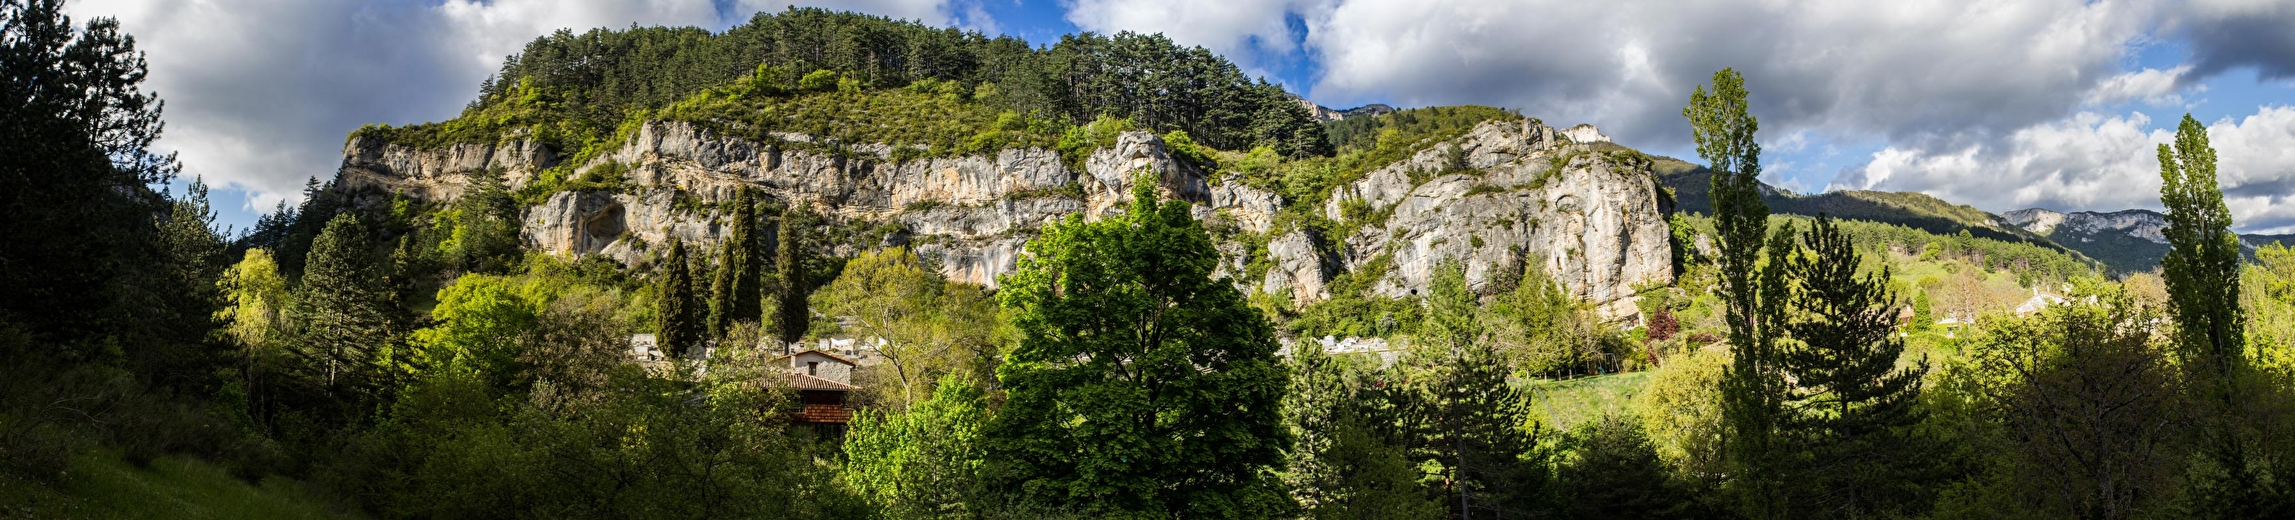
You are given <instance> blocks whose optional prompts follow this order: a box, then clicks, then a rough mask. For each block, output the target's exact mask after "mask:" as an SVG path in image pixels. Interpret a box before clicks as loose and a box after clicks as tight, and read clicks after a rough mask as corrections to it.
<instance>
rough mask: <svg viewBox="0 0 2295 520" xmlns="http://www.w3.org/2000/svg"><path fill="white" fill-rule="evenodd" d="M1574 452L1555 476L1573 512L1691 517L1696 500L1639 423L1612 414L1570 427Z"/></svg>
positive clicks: (1583, 515)
mask: <svg viewBox="0 0 2295 520" xmlns="http://www.w3.org/2000/svg"><path fill="white" fill-rule="evenodd" d="M1569 442H1570V444H1571V445H1572V447H1573V448H1574V449H1573V450H1572V456H1571V457H1570V458H1569V459H1568V460H1567V461H1565V462H1563V463H1562V464H1561V467H1560V468H1559V471H1558V472H1557V475H1556V477H1557V478H1558V479H1559V480H1560V482H1562V483H1563V489H1562V491H1561V495H1562V500H1561V503H1563V504H1566V506H1565V507H1566V508H1567V511H1566V512H1565V515H1564V516H1567V517H1570V518H1693V517H1696V515H1695V513H1694V512H1693V511H1692V509H1691V508H1692V507H1693V506H1694V502H1693V501H1691V500H1690V497H1689V495H1688V494H1687V492H1686V490H1685V489H1683V488H1682V487H1681V485H1680V484H1678V483H1676V482H1675V477H1674V475H1673V474H1672V470H1671V468H1669V467H1667V466H1666V465H1665V462H1664V461H1662V460H1660V459H1659V458H1658V453H1657V449H1656V448H1655V447H1654V446H1653V445H1652V444H1651V443H1650V438H1649V436H1648V435H1645V434H1643V433H1642V426H1641V423H1640V422H1639V421H1637V420H1635V419H1634V418H1631V417H1620V416H1614V415H1613V416H1610V417H1606V418H1603V419H1602V420H1599V421H1594V422H1590V423H1587V424H1586V425H1585V426H1583V427H1581V428H1579V429H1578V430H1577V431H1574V432H1571V434H1570V438H1569Z"/></svg>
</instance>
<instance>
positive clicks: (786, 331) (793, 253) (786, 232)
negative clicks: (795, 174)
mask: <svg viewBox="0 0 2295 520" xmlns="http://www.w3.org/2000/svg"><path fill="white" fill-rule="evenodd" d="M811 226H812V215H811V214H810V213H809V212H807V211H806V208H805V204H803V203H795V204H790V205H789V209H788V210H787V211H784V212H782V213H781V226H780V229H778V233H775V234H774V238H775V239H776V241H777V242H778V243H777V244H776V245H777V246H779V250H778V251H777V252H776V254H775V255H774V257H773V268H774V269H775V270H776V271H775V276H774V278H775V279H776V280H775V286H774V289H775V291H774V296H775V301H776V302H778V303H779V306H778V307H777V308H775V309H774V312H773V331H774V333H775V334H776V335H777V336H776V337H778V338H780V340H781V342H782V343H784V344H786V343H795V342H797V340H800V339H804V338H805V332H806V329H808V328H810V327H811V326H812V324H813V323H812V320H813V311H812V309H811V307H810V306H809V305H808V302H806V299H807V298H809V297H811V295H812V294H813V280H812V273H811V272H810V269H809V268H810V265H809V264H811V263H812V252H811V251H809V250H808V249H807V248H809V247H811V244H808V243H807V242H808V237H806V236H805V235H806V233H807V230H808V229H810V228H811Z"/></svg>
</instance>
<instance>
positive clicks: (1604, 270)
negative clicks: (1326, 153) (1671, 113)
mask: <svg viewBox="0 0 2295 520" xmlns="http://www.w3.org/2000/svg"><path fill="white" fill-rule="evenodd" d="M1557 137H1558V136H1557V134H1556V133H1555V132H1554V131H1553V129H1551V128H1548V127H1545V126H1543V125H1538V124H1536V123H1534V122H1528V123H1498V122H1492V123H1484V124H1483V125H1481V126H1478V127H1476V128H1475V129H1474V131H1473V132H1472V133H1470V134H1468V135H1467V136H1466V137H1464V138H1461V139H1460V140H1458V141H1456V143H1457V144H1458V145H1459V147H1460V148H1461V149H1463V150H1464V151H1465V152H1466V153H1467V165H1468V166H1469V167H1470V168H1472V170H1471V171H1468V172H1462V173H1449V174H1443V175H1438V176H1435V177H1433V178H1431V179H1427V180H1425V182H1421V183H1416V184H1413V183H1411V182H1410V177H1409V174H1410V172H1412V171H1419V172H1426V171H1439V169H1440V167H1441V165H1442V161H1444V158H1443V157H1442V155H1441V154H1442V150H1441V149H1440V148H1437V149H1430V150H1427V151H1424V152H1421V153H1419V154H1417V155H1415V156H1413V157H1411V158H1410V159H1409V160H1406V161H1403V162H1401V163H1397V164H1394V165H1390V166H1387V167H1385V168H1382V169H1380V170H1378V171H1374V172H1372V173H1371V174H1370V175H1369V176H1367V177H1365V178H1364V179H1363V180H1361V181H1357V182H1355V183H1353V184H1350V185H1346V186H1341V187H1339V188H1337V190H1335V192H1334V193H1333V194H1332V196H1331V200H1332V202H1331V203H1330V205H1329V206H1328V207H1326V208H1325V211H1326V212H1327V215H1326V216H1329V217H1331V218H1333V219H1334V220H1343V219H1344V215H1343V214H1342V208H1343V206H1344V205H1345V204H1349V202H1348V201H1349V200H1354V201H1360V203H1363V204H1367V205H1368V206H1369V207H1370V209H1371V210H1372V211H1376V212H1389V211H1391V216H1390V217H1388V218H1387V219H1386V221H1385V222H1383V223H1376V224H1372V225H1369V226H1365V227H1364V228H1363V229H1361V230H1359V231H1356V232H1354V233H1353V234H1351V235H1349V236H1347V238H1346V240H1345V251H1344V258H1343V262H1344V264H1343V265H1344V267H1345V269H1347V270H1350V271H1353V270H1358V269H1365V268H1376V267H1377V266H1381V265H1384V266H1387V268H1388V269H1389V270H1388V272H1387V273H1386V274H1385V275H1384V276H1383V277H1381V278H1380V279H1379V281H1378V282H1376V283H1375V284H1373V285H1372V290H1373V291H1375V292H1377V293H1379V294H1381V295H1385V296H1405V295H1410V294H1414V293H1415V292H1416V291H1417V290H1418V289H1419V288H1422V287H1426V285H1427V283H1428V281H1429V280H1430V279H1431V278H1432V277H1433V273H1434V270H1435V268H1436V267H1437V266H1438V265H1440V264H1441V263H1443V262H1446V261H1457V262H1459V263H1460V264H1461V266H1462V267H1463V268H1464V270H1465V272H1466V278H1467V282H1468V284H1469V285H1470V286H1472V287H1476V288H1478V289H1480V290H1485V291H1487V290H1491V289H1494V288H1495V286H1496V285H1503V283H1500V282H1505V281H1508V280H1512V279H1514V278H1515V277H1516V276H1518V275H1519V274H1520V273H1521V272H1522V269H1524V268H1525V267H1526V266H1533V265H1534V266H1539V267H1541V268H1542V269H1544V271H1545V272H1546V274H1547V275H1549V276H1550V277H1552V279H1553V280H1555V281H1556V282H1558V283H1560V284H1561V285H1562V286H1563V287H1564V288H1565V289H1567V290H1568V291H1569V292H1570V294H1573V295H1576V296H1578V297H1580V298H1584V299H1586V300H1588V301H1590V302H1593V303H1594V304H1596V305H1597V307H1598V309H1600V311H1601V312H1602V313H1603V314H1604V315H1605V316H1608V317H1611V318H1626V317H1630V316H1633V315H1634V314H1635V313H1636V312H1637V311H1636V310H1635V308H1634V305H1633V303H1634V301H1635V300H1634V288H1635V287H1637V286H1643V285H1650V284H1668V283H1671V282H1672V280H1673V268H1672V254H1671V250H1670V248H1669V246H1668V242H1667V240H1668V236H1667V228H1666V224H1665V219H1664V217H1663V214H1662V213H1661V212H1660V211H1659V208H1658V206H1657V204H1658V202H1657V191H1656V190H1657V186H1656V184H1655V181H1654V179H1653V178H1652V177H1651V176H1650V175H1649V173H1648V170H1647V168H1648V166H1647V164H1646V163H1639V162H1637V160H1636V159H1632V158H1622V159H1619V158H1613V155H1612V154H1609V153H1604V152H1600V151H1597V150H1595V149H1594V148H1592V147H1590V146H1587V145H1581V144H1573V143H1571V142H1569V141H1566V140H1563V139H1558V138H1557Z"/></svg>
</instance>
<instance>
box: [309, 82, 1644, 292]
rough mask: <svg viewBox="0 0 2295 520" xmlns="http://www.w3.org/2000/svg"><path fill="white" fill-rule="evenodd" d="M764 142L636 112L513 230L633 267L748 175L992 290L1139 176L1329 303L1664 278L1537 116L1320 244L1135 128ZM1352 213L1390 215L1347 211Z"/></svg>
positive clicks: (1500, 125) (375, 163)
mask: <svg viewBox="0 0 2295 520" xmlns="http://www.w3.org/2000/svg"><path fill="white" fill-rule="evenodd" d="M771 137H772V138H771V139H766V140H763V141H755V140H748V139H741V138H734V137H727V136H721V135H716V134H714V133H712V132H709V131H706V130H704V129H702V128H701V127H699V126H696V125H692V124H687V123H680V122H653V123H648V124H645V125H644V126H642V127H640V128H639V129H638V130H637V131H636V132H634V133H633V134H632V135H631V137H630V138H629V140H628V141H626V142H624V143H622V145H621V147H620V148H617V149H614V150H612V151H609V152H607V153H604V154H599V156H598V157H596V158H595V159H591V160H589V161H587V162H586V163H584V164H569V165H563V166H558V167H561V168H567V169H569V170H571V171H569V172H566V173H568V174H570V175H580V174H581V173H583V172H586V171H587V170H589V169H592V168H599V167H605V166H606V165H608V164H615V165H616V167H617V168H621V169H622V171H624V172H626V173H625V174H624V178H625V181H624V187H623V188H622V189H620V190H618V191H613V192H605V191H598V192H560V193H556V194H552V195H551V196H550V197H549V198H548V199H547V200H546V201H544V202H542V203H540V204H538V205H535V206H533V207H530V208H528V209H527V211H526V214H525V222H524V235H525V237H526V240H527V241H528V242H529V245H530V246H531V247H533V248H535V249H538V250H542V251H548V252H553V253H560V254H570V255H605V256H608V257H611V258H614V259H617V260H620V261H622V262H624V263H626V264H631V265H642V264H645V263H647V262H650V261H651V258H652V256H653V255H654V253H653V252H654V251H656V250H658V246H659V245H661V244H665V243H667V242H668V241H670V240H672V239H676V240H682V241H685V242H687V244H688V247H700V248H708V247H713V246H714V244H715V242H716V241H717V240H718V237H719V235H720V233H721V232H722V230H721V229H719V226H718V225H717V224H716V219H715V216H714V214H713V213H714V211H715V209H714V208H716V207H717V205H718V204H719V203H721V202H724V201H727V200H730V197H731V196H732V195H733V194H734V193H735V191H736V189H737V188H742V187H749V188H754V189H758V190H761V191H762V192H763V193H764V194H766V195H767V196H768V197H770V198H772V199H773V200H776V201H780V202H782V203H795V204H807V205H810V206H811V207H813V208H814V209H815V210H816V211H818V212H820V213H822V214H824V215H827V216H829V217H830V220H831V221H840V222H873V223H876V224H874V225H875V226H878V227H879V228H884V229H893V230H894V231H892V232H889V233H886V234H885V238H884V243H883V244H881V245H906V246H908V247H910V248H911V249H912V250H914V251H916V252H917V253H919V254H920V255H922V256H925V257H927V258H932V259H936V260H937V261H938V262H939V263H940V268H941V271H942V273H943V274H946V275H947V276H949V277H950V278H951V279H954V280H959V281H964V282H971V283H977V284H982V285H987V286H991V287H993V286H994V285H995V284H996V281H997V280H996V278H997V276H999V275H1001V274H1004V273H1007V272H1010V271H1011V270H1012V269H1014V268H1015V266H1016V265H1017V262H1018V259H1019V258H1020V256H1021V255H1023V254H1024V245H1025V244H1026V243H1027V240H1028V239H1029V238H1032V237H1034V236H1036V234H1037V233H1038V232H1039V231H1040V230H1041V229H1042V228H1043V226H1044V225H1045V224H1047V223H1049V222H1053V221H1055V220H1057V219H1061V218H1065V217H1066V216H1069V215H1077V214H1081V215H1083V216H1084V218H1087V219H1096V218H1101V217H1103V216H1106V215H1109V214H1113V213H1116V212H1121V211H1125V209H1126V208H1127V207H1128V206H1127V205H1128V203H1129V202H1130V198H1131V192H1130V189H1129V187H1130V186H1131V184H1132V183H1133V182H1136V181H1139V180H1147V181H1150V182H1153V183H1155V185H1156V187H1157V188H1158V189H1159V190H1160V191H1161V192H1162V193H1163V196H1165V197H1168V198H1173V199H1177V200H1182V201H1187V202H1189V203H1191V204H1192V205H1193V206H1194V213H1195V214H1196V216H1197V217H1199V218H1203V219H1206V220H1207V221H1208V222H1213V223H1215V224H1214V225H1215V226H1221V227H1222V229H1232V230H1234V231H1236V233H1229V234H1224V235H1223V236H1233V237H1261V239H1264V240H1266V242H1265V243H1264V244H1263V245H1264V249H1263V252H1264V254H1265V255H1266V256H1265V257H1264V259H1265V263H1264V264H1261V265H1262V266H1263V269H1264V274H1258V273H1255V272H1253V271H1252V269H1253V268H1252V267H1251V266H1250V265H1249V264H1250V262H1247V261H1246V259H1247V258H1249V257H1250V256H1251V255H1253V254H1255V253H1254V250H1255V249H1256V248H1258V247H1259V246H1254V245H1249V244H1245V243H1241V242H1240V241H1238V240H1229V241H1224V242H1221V243H1220V244H1219V248H1220V250H1221V251H1222V253H1223V254H1224V255H1225V256H1227V259H1226V261H1225V262H1223V263H1222V265H1221V267H1220V272H1221V273H1223V274H1226V275H1229V276H1233V277H1235V278H1238V280H1237V284H1238V285H1239V286H1240V287H1244V288H1247V289H1251V290H1258V291H1263V292H1267V293H1271V294H1282V293H1288V294H1290V295H1291V297H1292V298H1293V299H1294V300H1295V301H1296V302H1298V303H1309V302H1313V301H1317V300H1321V299H1325V298H1329V297H1330V296H1331V294H1330V288H1329V283H1330V281H1331V280H1332V279H1333V278H1334V277H1336V276H1338V275H1339V274H1341V273H1345V272H1349V271H1359V270H1363V269H1373V268H1380V267H1379V266H1386V267H1384V268H1385V269H1386V270H1385V271H1384V272H1383V273H1381V274H1380V275H1379V276H1380V278H1378V279H1377V281H1376V282H1375V283H1374V284H1373V287H1372V291H1374V292H1376V293H1377V294H1380V295H1385V296H1395V297H1401V296H1408V295H1410V294H1413V293H1414V292H1416V291H1417V289H1418V288H1420V287H1424V286H1425V285H1426V283H1427V281H1428V280H1429V279H1430V278H1431V276H1432V273H1433V269H1434V267H1435V266H1436V265H1439V264H1441V263H1442V262H1444V261H1448V260H1457V261H1459V262H1460V263H1461V264H1462V265H1464V266H1465V267H1466V271H1467V274H1468V278H1469V281H1470V283H1471V284H1473V285H1474V286H1475V287H1477V288H1482V289H1486V290H1487V289H1491V288H1494V287H1497V286H1499V285H1501V284H1502V283H1501V282H1504V281H1505V280H1508V279H1511V278H1512V277H1514V276H1516V275H1518V274H1519V273H1521V270H1522V269H1524V267H1525V266H1530V265H1536V266H1541V268H1543V269H1544V270H1545V271H1546V272H1547V273H1548V274H1549V275H1551V276H1552V277H1553V278H1554V279H1555V280H1557V281H1559V282H1560V283H1562V285H1563V286H1565V287H1566V288H1568V290H1569V291H1570V292H1571V293H1572V294H1576V295H1579V296H1582V297H1584V298H1587V299H1588V300H1590V301H1592V302H1595V303H1596V304H1598V305H1599V306H1600V309H1602V312H1603V313H1604V314H1606V315H1609V316H1611V317H1613V318H1624V317H1629V316H1631V314H1632V312H1633V308H1634V307H1633V305H1632V298H1633V288H1634V287H1635V286H1637V285H1638V284H1651V283H1665V282H1668V281H1670V279H1671V278H1670V277H1671V260H1670V257H1669V256H1668V255H1669V251H1670V249H1669V248H1668V247H1667V244H1666V240H1667V237H1668V234H1667V230H1666V227H1665V220H1664V218H1663V216H1662V215H1661V214H1660V213H1659V208H1658V207H1657V194H1656V192H1655V185H1654V182H1653V181H1652V178H1651V177H1650V175H1649V174H1648V167H1647V163H1646V162H1640V163H1637V162H1635V161H1633V160H1630V157H1628V158H1613V155H1615V154H1613V153H1609V152H1602V151H1597V150H1595V149H1594V148H1592V147H1591V146H1588V145H1585V144H1579V142H1577V141H1574V140H1572V139H1570V138H1568V137H1564V136H1562V135H1561V134H1560V133H1558V132H1556V131H1555V130H1554V129H1552V128H1549V127H1546V126H1544V125H1542V124H1539V123H1537V122H1535V121H1527V120H1514V121H1504V122H1490V123H1485V124H1483V125H1481V126H1479V127H1476V128H1475V129H1473V131H1472V132H1470V133H1468V134H1467V135H1465V136H1464V137H1461V138H1459V139H1457V140H1455V141H1453V143H1455V144H1457V145H1458V147H1459V149H1461V150H1462V151H1464V152H1465V153H1466V163H1467V164H1466V166H1468V169H1466V170H1463V171H1452V172H1447V173H1442V174H1428V173H1426V172H1430V171H1431V172H1439V171H1441V170H1442V169H1443V168H1444V167H1446V166H1453V164H1452V163H1451V162H1450V161H1448V160H1447V159H1446V157H1445V156H1444V150H1446V149H1447V148H1448V147H1447V146H1440V145H1438V146H1433V147H1430V148H1429V149H1427V150H1425V151H1422V152H1419V153H1417V154H1416V155H1413V156H1411V157H1410V158H1408V159H1406V160H1403V161H1400V162H1398V163H1396V164H1392V165H1387V166H1385V167H1382V168H1379V169H1377V170H1374V171H1372V172H1370V173H1368V174H1366V175H1364V176H1363V177H1362V178H1361V179H1360V180H1358V181H1355V182H1352V183H1348V184H1346V185H1343V186H1339V187H1337V188H1336V189H1334V191H1333V193H1332V194H1331V196H1330V197H1329V199H1330V201H1331V202H1330V203H1329V204H1328V205H1326V206H1323V207H1317V208H1315V210H1316V211H1321V212H1323V213H1325V216H1328V217H1330V218H1331V219H1332V220H1334V221H1342V222H1344V221H1349V217H1355V221H1356V222H1358V223H1360V224H1361V226H1360V227H1359V228H1357V229H1351V230H1346V231H1345V232H1344V233H1343V236H1327V237H1326V236H1318V235H1317V234H1316V232H1315V231H1311V230H1308V229H1301V228H1296V227H1294V228H1291V229H1278V227H1279V226H1278V224H1277V220H1278V219H1277V218H1276V216H1277V215H1278V214H1279V213H1281V212H1283V211H1285V208H1286V207H1287V206H1288V205H1289V202H1287V201H1285V200H1283V198H1282V197H1280V196H1277V195H1276V194H1274V193H1272V192H1269V191H1266V190H1263V189H1258V188H1254V187H1251V186H1249V185H1247V184H1246V183H1245V182H1244V181H1243V180H1242V179H1240V178H1232V177H1230V178H1222V179H1217V180H1216V182H1215V180H1214V179H1212V178H1209V177H1207V176H1206V175H1205V173H1204V172H1201V171H1198V170H1197V169H1196V168H1194V167H1193V166H1192V165H1191V164H1189V163H1187V162H1186V161H1181V160H1178V159H1177V158H1175V157H1174V156H1173V155H1172V154H1171V153H1170V152H1169V150H1167V149H1166V147H1165V146H1164V144H1163V142H1162V140H1161V139H1159V138H1157V137H1156V136H1155V135H1153V134H1149V133H1146V132H1129V133H1125V134H1122V135H1121V136H1119V138H1118V139H1117V141H1116V142H1115V144H1114V146H1111V147H1107V148H1103V149H1100V150H1097V151H1094V152H1093V153H1091V154H1090V155H1089V156H1088V157H1087V158H1086V159H1085V160H1084V165H1083V166H1084V167H1083V168H1082V169H1081V170H1080V171H1079V170H1076V169H1073V168H1070V167H1068V166H1067V165H1066V164H1064V163H1063V162H1062V161H1061V160H1060V156H1059V154H1058V153H1056V152H1053V151H1050V150H1044V149H1035V148H1025V149H1008V150H1002V151H999V152H996V153H994V154H981V155H968V156H959V157H940V158H929V159H917V160H908V161H895V160H893V159H892V153H891V147H889V146H884V145H837V144H833V143H819V142H814V141H813V140H812V139H811V138H809V137H806V136H802V135H793V134H776V135H773V136H771ZM1633 157H1638V155H1636V156H1633ZM553 161H554V158H553V157H552V156H551V155H550V154H549V153H548V151H547V150H543V149H540V147H537V146H533V145H530V144H519V142H516V141H513V142H511V143H510V144H504V145H500V146H478V145H463V146H457V147H449V148H447V149H441V150H411V149H405V148H400V147H396V146H393V145H383V144H377V143H372V142H366V141H363V140H356V139H354V140H353V143H352V145H351V146H349V147H346V150H345V160H344V173H343V175H344V176H345V178H355V179H357V182H361V183H369V184H376V185H381V186H384V187H389V188H403V189H405V190H406V191H407V192H408V193H410V194H411V195H414V196H417V197H425V198H451V197H455V196H458V195H459V193H460V183H461V182H462V179H463V176H464V175H466V174H467V173H468V172H471V171H477V170H480V169H486V168H500V169H502V170H504V171H505V172H518V173H517V174H516V175H513V177H512V178H514V179H523V178H530V177H531V176H532V175H533V174H534V173H535V172H539V171H541V170H543V169H546V168H550V167H553V166H555V165H554V162H553ZM1349 201H1353V202H1349ZM1365 206H1367V207H1369V208H1370V209H1371V210H1372V214H1373V215H1377V216H1382V217H1384V218H1381V219H1376V220H1377V221H1375V222H1372V221H1369V220H1370V219H1369V218H1368V217H1365V216H1364V215H1359V214H1358V215H1348V214H1347V212H1348V211H1349V208H1350V207H1352V208H1354V209H1355V210H1357V211H1358V213H1359V210H1360V209H1361V207H1365ZM1223 233H1225V232H1223ZM1247 274H1249V275H1250V276H1249V278H1250V279H1247V280H1246V279H1242V278H1246V275H1247Z"/></svg>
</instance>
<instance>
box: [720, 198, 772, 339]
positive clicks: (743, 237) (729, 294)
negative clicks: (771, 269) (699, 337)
mask: <svg viewBox="0 0 2295 520" xmlns="http://www.w3.org/2000/svg"><path fill="white" fill-rule="evenodd" d="M756 208H757V203H756V200H755V199H754V198H752V197H751V196H750V191H749V190H748V189H741V190H739V191H738V192H736V194H735V195H734V198H733V215H732V216H731V217H730V218H731V222H728V223H727V226H726V233H725V240H724V241H723V242H722V243H720V244H718V248H717V251H718V252H717V272H716V275H715V276H714V277H713V278H712V281H711V283H710V286H709V289H710V297H709V332H710V335H711V336H723V335H725V331H727V330H729V328H730V327H732V326H733V324H734V323H735V322H741V321H754V320H758V319H762V318H764V316H765V314H764V308H763V307H762V303H761V300H762V298H763V297H764V293H763V292H762V290H761V289H759V288H758V284H759V283H760V282H761V281H762V280H763V268H762V267H761V264H762V263H763V260H764V259H762V258H759V257H758V247H757V243H758V240H757V232H756V227H757V225H756V222H757V209H756Z"/></svg>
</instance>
